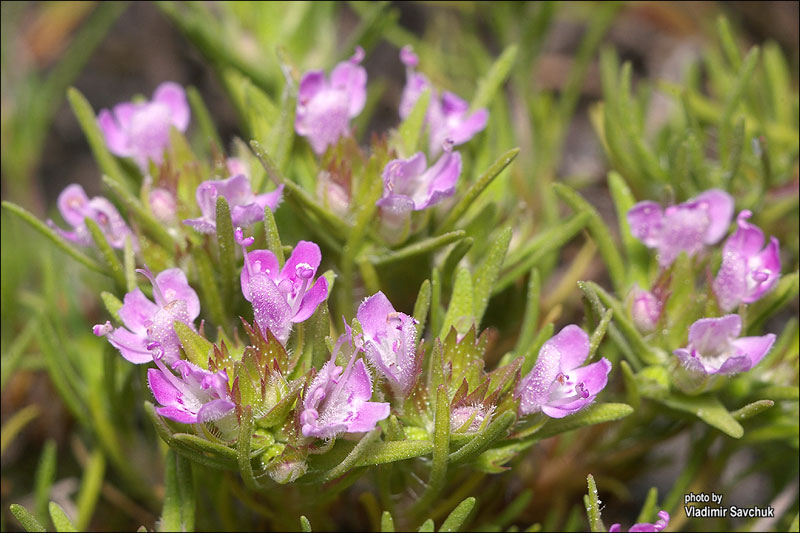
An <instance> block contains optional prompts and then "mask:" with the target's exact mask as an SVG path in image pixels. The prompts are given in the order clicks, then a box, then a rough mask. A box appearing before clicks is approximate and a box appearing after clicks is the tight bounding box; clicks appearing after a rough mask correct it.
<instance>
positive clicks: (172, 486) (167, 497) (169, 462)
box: [158, 450, 186, 531]
mask: <svg viewBox="0 0 800 533" xmlns="http://www.w3.org/2000/svg"><path fill="white" fill-rule="evenodd" d="M175 461H176V453H175V452H174V451H173V450H167V457H166V460H165V468H164V506H163V507H162V509H161V520H160V521H159V523H158V526H159V527H158V530H159V531H186V530H185V529H183V524H182V523H181V503H182V502H181V497H180V491H179V490H178V474H177V469H178V467H177V464H176V462H175Z"/></svg>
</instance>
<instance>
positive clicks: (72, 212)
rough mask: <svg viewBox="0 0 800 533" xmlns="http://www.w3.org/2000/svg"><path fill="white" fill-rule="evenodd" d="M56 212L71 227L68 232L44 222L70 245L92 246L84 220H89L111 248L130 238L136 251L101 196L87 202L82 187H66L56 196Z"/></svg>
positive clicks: (124, 226)
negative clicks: (71, 243)
mask: <svg viewBox="0 0 800 533" xmlns="http://www.w3.org/2000/svg"><path fill="white" fill-rule="evenodd" d="M58 210H59V211H60V212H61V216H62V217H63V218H64V220H65V221H66V222H67V223H68V224H69V225H70V226H72V231H67V230H63V229H61V228H59V227H58V226H56V225H55V223H54V222H53V221H52V220H48V221H47V224H48V226H50V227H51V228H52V229H53V230H55V231H56V233H58V234H59V235H61V236H62V237H63V238H65V239H67V240H68V241H70V242H74V243H75V244H80V245H82V246H92V245H93V244H94V241H93V240H92V235H91V234H90V233H89V228H87V227H86V222H85V219H87V218H90V219H92V220H94V221H95V222H97V225H98V226H99V227H100V230H101V231H102V232H103V235H105V237H106V240H108V244H110V245H111V246H112V247H113V248H124V247H125V238H126V237H130V238H131V243H132V244H133V246H134V249H136V248H138V241H137V239H136V237H135V236H134V235H133V232H132V231H131V229H130V228H129V227H128V225H127V224H126V223H125V221H124V220H123V219H122V217H121V216H120V214H119V211H117V208H116V207H114V204H112V203H111V202H109V201H108V200H107V199H106V198H103V197H102V196H95V197H94V198H92V199H91V200H89V197H88V196H86V192H85V191H84V190H83V187H81V186H80V185H78V184H76V183H73V184H72V185H68V186H67V187H66V188H65V189H64V190H63V191H61V194H59V195H58Z"/></svg>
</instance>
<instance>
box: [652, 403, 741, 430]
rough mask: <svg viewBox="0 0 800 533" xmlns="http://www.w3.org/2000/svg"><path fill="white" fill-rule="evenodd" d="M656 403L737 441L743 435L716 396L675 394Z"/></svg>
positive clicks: (737, 423)
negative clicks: (683, 412)
mask: <svg viewBox="0 0 800 533" xmlns="http://www.w3.org/2000/svg"><path fill="white" fill-rule="evenodd" d="M658 401H660V402H661V403H663V404H664V405H666V406H667V407H671V408H673V409H677V410H679V411H685V412H687V413H691V414H693V415H695V416H696V417H697V418H699V419H700V420H702V421H703V422H705V423H706V424H708V425H709V426H713V427H715V428H717V429H718V430H720V431H722V432H723V433H725V434H727V435H730V436H731V437H733V438H734V439H739V438H741V437H742V435H744V429H743V428H742V426H741V425H740V424H739V422H737V421H736V419H735V418H734V417H733V416H731V414H730V413H729V412H728V410H727V409H725V406H724V405H722V402H720V401H719V399H718V398H717V397H716V396H712V395H703V396H686V395H685V394H681V393H677V392H675V393H672V394H671V395H670V396H668V397H667V398H663V399H660V400H658Z"/></svg>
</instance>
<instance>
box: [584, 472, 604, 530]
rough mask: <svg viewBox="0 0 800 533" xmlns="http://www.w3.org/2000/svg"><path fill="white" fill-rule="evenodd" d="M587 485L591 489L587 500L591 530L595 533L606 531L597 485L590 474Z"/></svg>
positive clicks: (587, 513) (587, 512)
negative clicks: (595, 532)
mask: <svg viewBox="0 0 800 533" xmlns="http://www.w3.org/2000/svg"><path fill="white" fill-rule="evenodd" d="M586 484H587V485H588V489H589V492H588V494H587V495H586V499H585V502H586V515H587V518H588V519H589V529H590V530H591V531H593V532H594V531H605V530H606V526H605V525H604V524H603V519H602V518H601V517H600V498H599V497H598V495H597V485H596V484H595V482H594V476H592V475H591V474H589V475H588V476H587V477H586Z"/></svg>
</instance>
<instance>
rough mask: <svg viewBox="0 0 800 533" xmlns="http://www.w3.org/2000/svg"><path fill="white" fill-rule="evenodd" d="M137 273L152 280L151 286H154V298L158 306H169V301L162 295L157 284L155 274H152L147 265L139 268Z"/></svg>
mask: <svg viewBox="0 0 800 533" xmlns="http://www.w3.org/2000/svg"><path fill="white" fill-rule="evenodd" d="M136 272H138V273H139V274H141V275H143V276H144V277H146V278H147V279H149V280H150V285H152V286H153V298H155V299H156V303H157V304H158V306H159V307H164V306H165V305H167V300H166V298H164V295H163V294H162V293H161V288H160V287H159V286H158V283H156V278H155V277H154V276H153V273H152V272H150V269H149V268H147V265H145V266H144V268H137V269H136Z"/></svg>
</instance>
